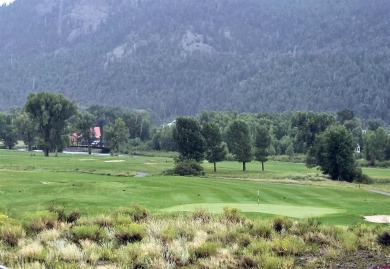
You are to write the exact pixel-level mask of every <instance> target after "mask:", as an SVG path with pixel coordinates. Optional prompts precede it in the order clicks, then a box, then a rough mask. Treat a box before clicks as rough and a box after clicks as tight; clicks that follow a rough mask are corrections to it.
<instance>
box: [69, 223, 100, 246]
mask: <svg viewBox="0 0 390 269" xmlns="http://www.w3.org/2000/svg"><path fill="white" fill-rule="evenodd" d="M70 234H71V236H72V239H73V240H74V241H76V242H77V241H80V240H86V239H88V240H91V241H95V242H102V241H104V240H105V239H106V237H107V236H106V234H105V231H104V230H103V229H102V228H101V227H100V226H99V225H96V224H92V225H83V226H74V227H72V229H71V230H70Z"/></svg>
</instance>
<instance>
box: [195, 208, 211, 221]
mask: <svg viewBox="0 0 390 269" xmlns="http://www.w3.org/2000/svg"><path fill="white" fill-rule="evenodd" d="M192 219H193V220H197V221H201V222H202V223H208V222H209V221H210V220H211V219H212V215H211V214H210V213H209V212H207V211H206V210H204V209H196V210H195V211H194V212H193V213H192Z"/></svg>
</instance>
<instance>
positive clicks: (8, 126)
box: [0, 113, 17, 149]
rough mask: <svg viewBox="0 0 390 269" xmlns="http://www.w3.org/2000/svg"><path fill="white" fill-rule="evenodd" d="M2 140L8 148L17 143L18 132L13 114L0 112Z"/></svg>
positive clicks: (0, 134) (0, 138) (0, 137)
mask: <svg viewBox="0 0 390 269" xmlns="http://www.w3.org/2000/svg"><path fill="white" fill-rule="evenodd" d="M0 140H3V143H4V147H5V148H8V149H12V148H13V147H14V146H15V145H16V143H17V132H16V128H15V125H14V124H13V118H12V115H8V114H2V113H0Z"/></svg>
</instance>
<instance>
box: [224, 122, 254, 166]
mask: <svg viewBox="0 0 390 269" xmlns="http://www.w3.org/2000/svg"><path fill="white" fill-rule="evenodd" d="M226 142H227V145H228V148H229V151H230V152H231V153H233V154H234V157H235V159H236V160H237V161H238V162H242V171H245V170H246V163H247V162H250V161H252V150H251V139H250V135H249V129H248V125H247V124H246V123H245V122H243V121H240V120H235V121H233V122H232V123H231V124H230V125H229V126H228V129H227V131H226Z"/></svg>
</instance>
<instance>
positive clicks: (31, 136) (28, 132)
mask: <svg viewBox="0 0 390 269" xmlns="http://www.w3.org/2000/svg"><path fill="white" fill-rule="evenodd" d="M15 124H16V127H17V129H18V132H19V136H20V137H21V138H22V139H23V142H24V144H25V145H27V149H28V151H31V150H32V147H33V144H34V140H35V137H36V133H37V130H36V127H35V124H34V122H33V120H32V119H31V118H30V117H29V116H28V114H27V113H26V112H21V113H19V115H18V116H17V117H16V120H15Z"/></svg>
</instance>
